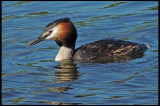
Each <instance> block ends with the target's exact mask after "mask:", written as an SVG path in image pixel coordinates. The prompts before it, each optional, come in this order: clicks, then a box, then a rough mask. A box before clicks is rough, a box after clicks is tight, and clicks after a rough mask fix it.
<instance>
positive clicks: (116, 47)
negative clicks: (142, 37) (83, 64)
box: [27, 17, 149, 61]
mask: <svg viewBox="0 0 160 106" xmlns="http://www.w3.org/2000/svg"><path fill="white" fill-rule="evenodd" d="M76 39H77V30H76V27H75V25H74V24H73V23H72V22H71V21H70V18H68V17H65V18H60V19H57V20H55V21H53V22H51V23H49V24H48V25H47V26H46V27H45V28H44V30H43V32H42V33H41V35H40V36H39V37H37V38H36V39H34V40H33V41H31V42H29V43H28V44H27V47H30V46H33V45H35V44H37V43H39V42H41V41H44V40H55V42H56V43H57V45H58V46H59V47H60V50H59V52H58V54H57V56H56V57H55V61H63V60H73V61H94V60H105V59H113V58H114V59H115V58H116V59H117V58H119V59H122V58H128V57H135V56H136V57H137V56H138V57H141V56H143V54H144V52H145V51H146V50H147V49H148V48H149V47H148V46H147V45H145V44H140V43H134V42H130V41H122V40H115V39H102V40H98V41H93V42H90V43H87V44H85V45H82V46H80V47H79V48H77V49H75V43H76Z"/></svg>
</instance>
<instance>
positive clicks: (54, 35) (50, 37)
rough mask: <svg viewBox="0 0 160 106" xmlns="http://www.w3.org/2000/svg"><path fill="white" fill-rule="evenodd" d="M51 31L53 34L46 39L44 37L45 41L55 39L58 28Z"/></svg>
mask: <svg viewBox="0 0 160 106" xmlns="http://www.w3.org/2000/svg"><path fill="white" fill-rule="evenodd" d="M52 31H53V32H52V33H51V34H50V35H49V36H48V37H46V39H45V40H53V39H54V38H56V37H57V33H58V28H54V29H53V30H52Z"/></svg>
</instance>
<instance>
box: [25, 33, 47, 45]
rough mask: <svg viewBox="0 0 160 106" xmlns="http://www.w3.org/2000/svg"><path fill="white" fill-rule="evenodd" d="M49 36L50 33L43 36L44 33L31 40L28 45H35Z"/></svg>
mask: <svg viewBox="0 0 160 106" xmlns="http://www.w3.org/2000/svg"><path fill="white" fill-rule="evenodd" d="M47 36H49V34H48V35H45V36H42V35H41V36H39V37H38V38H36V39H34V40H33V41H31V42H29V43H28V44H27V47H30V46H33V45H35V44H37V43H39V42H41V41H44V40H45V38H46V37H47Z"/></svg>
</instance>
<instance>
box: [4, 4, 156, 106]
mask: <svg viewBox="0 0 160 106" xmlns="http://www.w3.org/2000/svg"><path fill="white" fill-rule="evenodd" d="M62 17H70V18H71V21H72V22H73V23H74V24H75V26H76V28H77V31H78V39H77V43H76V47H79V46H81V45H82V44H85V43H89V42H91V41H96V40H100V39H104V38H115V39H121V40H127V41H132V42H137V43H143V44H147V45H149V46H150V47H151V48H150V49H149V50H148V51H147V52H145V55H144V56H143V57H142V58H137V59H133V60H130V61H128V62H119V63H103V64H101V63H81V62H76V63H70V62H61V63H60V62H55V61H54V58H55V56H56V54H57V52H58V50H59V47H58V46H57V44H56V43H55V42H53V41H44V42H41V43H39V44H37V45H34V46H32V47H29V48H27V47H26V44H27V43H28V42H29V41H31V40H33V39H34V38H36V37H38V36H39V35H40V34H41V32H42V30H43V28H44V27H45V26H46V25H47V24H48V23H50V22H52V21H54V20H56V19H58V18H62ZM2 104H3V105H48V104H53V105H58V104H62V105H63V104H78V105H101V104H102V105H104V104H107V105H146V104H147V105H157V104H158V2H157V1H35V2H31V1H3V2H2Z"/></svg>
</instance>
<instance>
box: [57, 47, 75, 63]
mask: <svg viewBox="0 0 160 106" xmlns="http://www.w3.org/2000/svg"><path fill="white" fill-rule="evenodd" d="M73 52H74V47H71V48H68V47H65V46H62V47H61V48H60V50H59V52H58V54H57V56H56V58H55V61H60V60H63V59H72V54H73Z"/></svg>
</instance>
